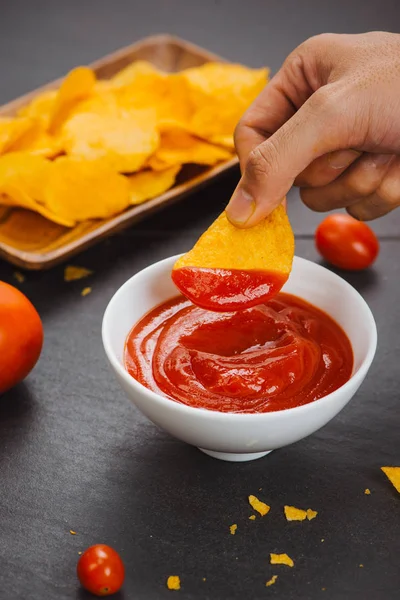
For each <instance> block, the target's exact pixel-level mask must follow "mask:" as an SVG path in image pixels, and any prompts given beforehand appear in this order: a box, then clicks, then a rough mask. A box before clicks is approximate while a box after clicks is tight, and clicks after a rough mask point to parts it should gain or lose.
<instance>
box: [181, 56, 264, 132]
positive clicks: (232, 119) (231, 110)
mask: <svg viewBox="0 0 400 600" xmlns="http://www.w3.org/2000/svg"><path fill="white" fill-rule="evenodd" d="M182 76H183V77H185V78H186V80H187V82H188V84H189V88H190V99H191V102H192V103H193V105H194V109H195V113H194V116H193V118H192V120H191V123H190V126H191V130H192V131H194V132H196V134H197V135H199V136H201V137H206V138H211V137H212V136H216V135H223V136H225V135H231V134H233V131H234V129H235V127H236V125H237V122H238V121H239V119H240V118H241V116H242V115H243V113H244V112H245V111H246V109H247V108H248V107H249V105H250V104H251V103H252V102H253V100H255V98H256V97H257V96H258V94H259V93H260V92H261V90H262V89H263V88H264V86H265V85H266V83H267V80H268V70H267V69H249V68H247V67H244V66H242V65H235V64H224V63H207V64H205V65H203V66H202V67H195V68H193V69H187V70H186V71H183V72H182Z"/></svg>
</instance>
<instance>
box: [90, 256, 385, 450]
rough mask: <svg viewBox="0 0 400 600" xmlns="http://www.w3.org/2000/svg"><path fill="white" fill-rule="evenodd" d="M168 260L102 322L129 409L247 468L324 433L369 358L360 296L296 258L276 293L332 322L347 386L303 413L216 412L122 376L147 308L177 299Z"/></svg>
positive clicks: (116, 299) (124, 290)
mask: <svg viewBox="0 0 400 600" xmlns="http://www.w3.org/2000/svg"><path fill="white" fill-rule="evenodd" d="M177 258H178V257H176V256H175V257H171V258H167V259H166V260H162V261H161V262H158V263H155V264H153V265H151V266H150V267H147V268H146V269H144V270H143V271H140V272H139V273H137V274H136V275H134V276H133V277H131V279H129V280H128V281H127V282H126V283H125V284H124V285H123V286H122V287H121V288H120V289H119V290H118V291H117V292H116V294H115V295H114V296H113V298H112V299H111V301H110V303H109V305H108V307H107V309H106V312H105V314H104V319H103V329H102V335H103V344H104V349H105V352H106V355H107V357H108V360H109V361H110V364H111V367H112V369H113V370H114V373H115V375H116V376H117V379H118V381H119V382H120V384H121V386H122V387H123V389H124V390H125V392H126V393H127V395H128V397H129V398H130V399H131V400H132V402H133V403H134V404H135V405H136V406H137V407H138V408H139V409H140V410H141V411H142V413H144V414H145V415H146V416H147V417H148V418H149V419H150V420H151V421H153V423H155V424H156V425H158V426H159V427H161V428H162V429H165V431H168V433H170V434H171V435H173V436H175V437H177V438H178V439H180V440H183V441H184V442H187V443H188V444H192V445H193V446H197V447H198V448H200V449H201V450H202V451H203V452H206V453H207V454H209V455H211V456H213V457H215V458H220V459H222V460H229V461H246V460H252V459H255V458H260V457H261V456H264V455H265V454H267V453H268V452H270V451H271V450H274V449H276V448H281V447H282V446H287V445H288V444H292V443H293V442H297V441H298V440H301V439H302V438H305V437H306V436H308V435H310V434H311V433H314V431H317V429H320V427H323V426H324V425H325V424H326V423H328V421H330V420H331V419H332V418H333V417H334V416H335V415H337V414H338V412H339V411H340V410H342V408H343V407H344V406H345V405H346V404H347V403H348V402H349V400H350V399H351V398H352V397H353V395H354V394H355V393H356V391H357V390H358V388H359V387H360V385H361V383H362V382H363V380H364V377H365V376H366V374H367V372H368V369H369V367H370V365H371V363H372V360H373V358H374V355H375V350H376V343H377V333H376V325H375V321H374V318H373V316H372V313H371V311H370V309H369V308H368V306H367V304H366V302H365V301H364V300H363V298H362V297H361V296H360V294H359V293H358V292H357V291H356V290H355V289H354V288H352V287H351V286H350V285H349V284H348V283H347V282H346V281H344V280H343V279H341V278H340V277H339V276H338V275H335V274H334V273H332V272H331V271H329V270H328V269H325V268H324V267H321V266H320V265H317V264H315V263H312V262H310V261H308V260H304V259H303V258H298V257H295V259H294V263H293V270H292V273H291V275H290V278H289V280H288V282H287V283H286V284H285V286H284V288H283V291H285V292H288V293H291V294H295V295H296V296H299V297H300V298H303V299H304V300H307V301H309V302H310V303H312V304H314V305H315V306H317V307H318V308H320V309H322V310H323V311H325V312H326V313H328V314H329V315H331V316H332V317H333V318H334V319H335V320H336V321H337V323H339V325H341V327H342V328H343V329H344V331H345V332H346V333H347V335H348V337H349V339H350V342H351V344H352V347H353V353H354V368H353V374H352V376H351V379H350V380H349V381H348V382H347V383H345V384H344V385H343V386H342V387H340V388H339V389H337V390H336V391H335V392H333V393H331V394H329V395H327V396H325V397H324V398H321V399H320V400H316V401H315V402H311V403H310V404H305V405H304V406H299V407H297V408H291V409H288V410H282V411H277V412H268V413H261V414H235V413H220V412H216V411H210V410H204V409H199V408H192V407H190V406H185V405H183V404H179V403H178V402H175V401H174V400H169V399H168V398H164V397H162V396H160V395H158V394H156V393H154V392H152V391H150V390H148V389H147V388H145V387H144V386H142V385H141V384H140V383H138V382H137V381H136V380H135V379H133V377H131V376H130V375H129V374H128V373H127V372H126V371H125V369H124V366H123V355H124V344H125V340H126V337H127V335H128V333H129V331H130V330H131V328H132V327H133V325H134V324H135V323H136V322H137V321H138V320H139V319H140V318H141V317H142V316H143V315H145V314H146V313H147V312H149V311H150V310H151V309H152V308H154V307H155V306H157V305H158V304H160V303H161V302H164V301H165V300H168V299H169V298H171V297H173V296H175V295H177V293H178V292H177V289H176V288H175V286H174V284H173V283H172V280H171V269H172V266H173V264H174V263H175V261H176V259H177Z"/></svg>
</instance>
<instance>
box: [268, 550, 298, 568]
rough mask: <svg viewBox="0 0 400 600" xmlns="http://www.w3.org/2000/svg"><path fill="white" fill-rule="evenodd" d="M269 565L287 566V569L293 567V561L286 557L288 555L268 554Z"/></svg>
mask: <svg viewBox="0 0 400 600" xmlns="http://www.w3.org/2000/svg"><path fill="white" fill-rule="evenodd" d="M270 563H271V565H287V566H288V567H293V566H294V561H293V560H292V559H291V558H290V556H288V554H274V553H273V552H271V554H270Z"/></svg>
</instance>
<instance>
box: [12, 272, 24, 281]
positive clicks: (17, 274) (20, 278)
mask: <svg viewBox="0 0 400 600" xmlns="http://www.w3.org/2000/svg"><path fill="white" fill-rule="evenodd" d="M14 279H16V280H17V281H18V283H24V281H25V275H23V274H22V273H20V272H19V271H15V273H14Z"/></svg>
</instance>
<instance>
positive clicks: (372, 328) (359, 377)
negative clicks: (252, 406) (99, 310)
mask: <svg viewBox="0 0 400 600" xmlns="http://www.w3.org/2000/svg"><path fill="white" fill-rule="evenodd" d="M180 256H182V255H181V254H178V255H175V256H170V257H167V258H164V259H162V260H159V261H157V262H155V263H152V264H150V265H148V266H147V267H145V268H144V269H141V270H140V271H138V272H137V273H135V274H134V275H132V277H130V278H129V279H128V280H127V281H125V283H123V284H122V285H121V286H120V287H119V288H118V289H117V291H116V292H115V293H114V294H113V296H112V297H111V299H110V301H109V302H108V304H107V307H106V310H105V312H104V315H103V320H102V327H101V334H102V341H103V347H104V351H105V353H106V356H107V358H108V360H109V362H110V364H111V366H112V367H113V368H114V370H115V371H116V372H117V373H118V375H119V376H120V377H122V379H123V380H124V381H125V382H126V384H127V385H128V386H129V387H131V388H133V390H134V391H135V392H136V393H138V394H141V395H145V396H147V397H148V399H149V400H150V401H153V402H155V403H156V404H158V405H160V406H161V407H164V408H167V409H172V410H176V411H178V412H179V411H180V412H181V413H182V412H183V413H184V414H185V413H186V415H187V416H193V417H195V416H196V415H197V416H198V417H202V418H209V419H212V420H215V419H216V418H218V417H219V418H223V419H224V420H231V421H238V420H239V419H240V420H243V419H244V420H246V421H252V420H255V419H265V420H268V419H271V418H274V417H275V418H276V416H277V415H279V417H281V418H292V417H295V416H299V415H301V414H305V413H307V411H312V410H314V409H316V408H317V407H318V406H321V405H323V404H329V403H330V402H335V401H336V400H339V399H340V398H341V397H342V396H343V394H346V392H347V390H348V389H349V388H351V387H353V386H354V383H355V384H356V385H357V387H358V386H359V385H361V383H362V381H363V379H364V378H365V376H366V374H367V373H368V370H369V368H370V366H371V364H372V361H373V359H374V356H375V353H376V348H377V340H378V334H377V328H376V322H375V319H374V316H373V314H372V311H371V309H370V308H369V306H368V304H367V303H366V301H365V300H364V298H363V297H362V296H361V294H360V293H359V292H358V291H357V290H356V289H355V288H354V287H353V286H352V285H351V284H350V283H348V282H347V281H346V280H345V279H343V277H340V276H339V275H337V274H336V273H334V272H333V271H331V270H330V269H327V268H326V267H324V266H322V265H320V264H318V263H315V262H313V261H311V260H308V259H306V258H302V257H300V256H295V257H294V261H293V262H295V263H298V264H307V265H312V268H316V269H317V270H323V271H326V272H328V273H329V276H330V277H332V278H333V279H335V280H336V281H340V283H341V285H344V287H345V288H346V289H347V290H348V293H349V294H351V295H353V297H354V298H356V299H357V302H358V303H359V304H360V306H362V307H363V310H364V312H365V317H366V318H367V321H368V323H367V327H368V331H369V333H370V335H371V343H370V345H369V348H368V350H367V353H366V355H365V358H364V359H363V361H362V362H361V364H360V366H359V368H358V370H357V371H356V372H355V373H353V374H352V375H351V377H350V379H348V381H346V383H344V384H343V385H341V386H340V387H339V388H337V389H336V390H334V391H333V392H331V393H330V394H327V395H326V396H322V398H319V399H318V400H314V401H312V402H308V403H307V404H302V405H301V406H295V407H293V408H285V409H282V410H273V411H268V412H261V413H246V412H243V413H233V412H221V411H218V410H210V409H208V408H200V407H195V406H190V405H187V404H182V403H181V402H178V401H177V400H173V399H171V398H168V397H166V396H162V395H161V394H157V393H156V392H153V391H152V390H150V389H149V388H147V387H146V386H144V385H143V384H142V383H140V382H139V381H137V380H136V379H135V378H134V377H132V375H130V374H129V373H128V371H126V369H125V368H124V367H123V366H122V364H121V363H120V361H119V360H118V358H117V356H116V355H115V353H114V351H113V349H112V344H111V341H110V339H109V325H110V315H111V312H112V310H113V304H114V303H115V302H116V301H117V299H118V297H119V296H122V295H123V294H124V293H125V292H126V290H127V288H129V287H130V286H131V285H132V282H133V280H134V279H136V278H137V277H138V276H139V275H143V274H144V273H146V272H149V271H152V270H153V269H154V268H155V267H162V266H163V263H171V262H172V261H176V260H178V258H180ZM177 292H178V293H179V291H178V290H177ZM154 308H155V307H154ZM150 310H151V309H150ZM148 312H149V311H147V312H146V313H144V314H147V313H148ZM143 316H144V315H143ZM133 325H134V324H132V327H133ZM345 333H346V335H347V332H345ZM350 343H351V340H350ZM350 398H351V396H350Z"/></svg>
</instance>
